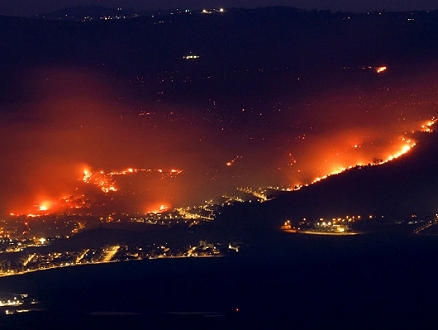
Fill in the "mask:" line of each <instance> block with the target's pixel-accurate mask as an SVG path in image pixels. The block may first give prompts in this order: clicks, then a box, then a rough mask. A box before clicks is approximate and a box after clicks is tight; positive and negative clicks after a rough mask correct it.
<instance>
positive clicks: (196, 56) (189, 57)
mask: <svg viewBox="0 0 438 330" xmlns="http://www.w3.org/2000/svg"><path fill="white" fill-rule="evenodd" d="M197 58H200V56H199V55H186V56H183V59H185V60H196V59H197Z"/></svg>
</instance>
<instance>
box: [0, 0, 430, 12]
mask: <svg viewBox="0 0 438 330" xmlns="http://www.w3.org/2000/svg"><path fill="white" fill-rule="evenodd" d="M92 4H100V5H102V6H106V7H123V8H127V9H134V10H147V9H172V8H184V7H185V8H191V9H199V8H203V7H226V8H230V7H245V8H253V7H264V6H276V5H283V6H292V7H297V8H302V9H320V10H321V9H330V10H332V11H339V10H341V11H379V10H382V9H386V10H387V11H410V10H433V9H438V1H436V0H418V1H410V0H357V1H344V0H273V1H271V0H252V1H248V0H237V1H233V0H222V1H220V0H162V1H159V0H149V1H143V0H123V1H120V0H100V1H98V0H19V1H9V0H2V1H1V2H0V14H1V15H11V16H28V15H35V14H41V13H46V12H50V11H53V10H57V9H62V8H65V7H74V6H79V5H82V6H85V5H92Z"/></svg>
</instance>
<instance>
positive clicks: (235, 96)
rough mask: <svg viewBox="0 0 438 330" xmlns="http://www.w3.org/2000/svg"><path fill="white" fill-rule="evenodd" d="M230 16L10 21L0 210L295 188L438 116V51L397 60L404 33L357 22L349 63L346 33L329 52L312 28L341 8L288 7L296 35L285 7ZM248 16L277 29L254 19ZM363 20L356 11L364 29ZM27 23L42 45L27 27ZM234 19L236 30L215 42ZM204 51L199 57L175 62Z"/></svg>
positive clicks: (184, 200)
mask: <svg viewBox="0 0 438 330" xmlns="http://www.w3.org/2000/svg"><path fill="white" fill-rule="evenodd" d="M235 15H243V16H242V17H240V16H239V17H237V16H236V17H234V16H232V15H231V14H230V16H224V21H223V22H222V21H221V20H219V19H216V20H215V19H214V17H216V16H214V15H213V16H208V18H205V21H204V20H202V21H201V20H200V19H198V16H190V17H194V18H190V19H189V18H181V21H180V22H178V21H175V22H174V23H173V24H174V25H169V30H160V29H159V28H158V27H156V26H158V25H157V24H155V23H156V22H155V21H151V22H149V21H141V20H140V21H135V20H134V21H129V20H127V21H128V23H126V24H125V23H110V24H109V25H103V23H102V22H99V23H93V24H94V25H88V23H82V22H81V23H77V25H74V24H72V25H63V24H64V22H60V23H53V24H59V26H58V25H53V24H52V23H50V24H52V25H50V24H49V23H44V24H49V25H47V26H48V27H49V28H51V29H52V30H50V29H49V28H46V29H45V25H44V24H43V23H41V22H40V21H36V22H38V23H36V22H32V24H33V25H35V26H36V27H35V28H33V25H32V24H31V23H30V22H27V23H23V22H22V21H20V22H21V23H14V24H15V25H14V24H12V23H11V24H12V25H11V26H12V28H11V27H9V30H10V31H15V32H9V34H11V33H16V34H17V36H18V37H17V38H16V39H17V40H21V41H17V40H15V39H13V38H12V39H11V37H9V38H10V45H14V46H10V45H9V46H8V47H9V48H5V49H6V50H5V51H9V52H10V54H12V55H14V54H15V55H16V54H21V55H20V56H21V57H20V56H18V58H17V59H14V57H13V56H12V55H11V56H10V57H7V59H6V57H4V60H3V66H2V67H3V68H5V67H7V69H5V70H3V71H4V76H3V77H2V80H1V81H2V85H1V91H2V95H1V104H0V106H1V113H0V116H1V123H0V154H1V155H2V162H1V168H0V211H1V212H2V213H15V214H28V213H35V212H46V211H53V212H55V211H63V210H65V209H66V208H79V207H85V206H86V207H87V208H90V207H93V205H95V206H99V210H100V211H105V212H106V211H108V212H112V211H121V212H150V211H153V210H157V208H158V209H159V208H160V207H165V208H167V207H179V206H189V205H200V204H202V203H203V202H204V201H205V200H209V199H211V198H215V197H218V196H221V195H223V194H229V195H232V194H236V193H238V192H237V190H236V188H239V187H243V188H244V187H249V188H251V189H254V190H255V189H258V188H260V187H268V186H273V187H280V188H293V187H294V186H296V185H299V184H306V183H311V182H313V181H314V180H315V179H317V178H321V177H324V176H326V175H330V174H334V173H339V172H342V171H343V170H345V169H346V168H348V167H350V166H356V165H364V164H380V163H382V162H385V161H388V160H391V159H392V158H394V157H397V156H400V155H401V154H403V153H406V152H409V150H410V148H412V147H414V145H415V143H421V141H416V140H415V139H414V138H413V136H412V133H413V132H414V131H422V130H423V131H425V130H427V129H429V128H430V126H428V125H430V124H431V123H432V122H433V120H434V117H435V116H436V108H437V83H436V82H437V81H438V80H437V78H438V76H437V72H438V70H437V65H436V64H435V62H434V61H423V60H420V61H419V60H418V58H416V57H415V56H414V55H412V54H411V55H409V54H407V55H406V56H405V57H400V56H399V54H400V51H399V50H404V49H409V47H410V46H409V42H406V44H404V43H400V45H397V47H398V48H397V47H395V46H394V47H395V48H394V49H392V48H391V47H389V46H386V44H385V47H386V48H385V49H384V51H383V50H382V53H384V54H385V56H383V55H380V54H379V48H378V47H377V46H376V47H377V48H372V47H371V46H374V42H375V41H374V39H373V38H369V33H365V34H366V36H357V35H356V34H354V35H353V37H351V38H353V39H351V40H356V38H359V37H360V38H362V39H363V40H364V44H366V43H368V45H371V46H370V47H366V45H367V44H366V45H365V46H363V45H359V46H357V45H356V46H354V47H356V48H355V52H356V53H359V52H360V51H363V52H364V54H365V55H363V56H361V55H357V54H356V53H355V54H356V56H355V58H354V59H351V60H350V59H349V54H350V53H351V52H352V51H351V50H350V45H351V42H350V41H351V40H350V39H348V38H349V37H348V35H347V37H348V38H347V37H346V41H342V40H341V39H340V41H338V44H339V47H338V48H337V47H335V46H336V45H338V44H333V45H332V47H328V48H327V44H326V43H327V40H328V39H325V38H320V39H316V37H315V36H319V35H320V33H322V32H323V33H328V32H326V31H329V32H330V31H331V29H333V31H335V32H336V31H337V32H336V33H339V31H344V30H342V29H344V28H343V27H342V28H340V27H339V26H338V25H339V22H343V19H342V17H338V16H339V15H340V14H339V15H338V14H337V15H338V16H337V15H333V17H332V18H330V20H333V22H334V23H330V24H333V26H332V25H330V24H328V23H326V18H325V16H321V17H322V18H323V19H322V22H323V23H321V21H319V20H320V18H319V16H316V18H315V17H313V16H312V17H310V16H309V17H310V18H309V17H308V15H310V14H297V13H295V12H293V13H292V14H291V15H295V16H296V17H295V16H293V17H295V18H296V20H303V22H304V23H306V22H307V20H309V19H310V20H316V23H318V24H319V25H318V24H316V23H315V25H314V27H312V28H310V27H308V29H309V31H307V30H305V29H301V30H298V32H296V31H297V29H296V26H295V25H293V26H286V27H285V25H284V24H286V23H284V22H283V21H282V20H281V17H282V15H283V12H281V13H279V14H278V13H277V14H272V12H271V11H269V12H266V13H265V12H263V11H260V12H251V15H253V16H254V17H252V16H250V15H249V14H247V13H244V14H235ZM245 15H246V16H245ZM257 15H262V16H263V15H268V16H267V17H270V18H269V19H271V21H270V22H271V23H272V24H273V25H272V26H274V27H272V28H271V30H264V29H260V26H259V25H257V24H259V22H260V20H259V19H257V17H258V16H257ZM269 15H271V16H269ZM275 15H278V17H280V19H279V20H278V21H279V23H275V22H277V20H274V19H273V18H272V17H274V18H275V17H277V16H275ZM300 15H302V16H303V17H304V18H303V17H301V16H300ZM306 15H307V16H306ZM312 15H314V14H312ZM400 15H401V14H400ZM199 17H200V16H199ZM248 17H249V18H248ZM263 17H265V16H263ZM376 17H378V16H376ZM216 18H217V17H216ZM402 18H403V19H404V16H403V17H402ZM203 19H204V18H203ZM245 19H247V20H249V21H248V22H247V25H248V26H249V27H251V26H252V27H257V26H258V28H257V29H255V28H254V29H253V30H251V29H250V28H248V27H247V25H245V24H246V23H245V22H244V20H245ZM372 19H374V18H363V20H365V21H364V22H365V23H363V24H364V26H365V28H364V29H365V30H366V29H367V28H370V29H374V26H375V25H373V21H372ZM379 19H380V18H379ZM175 20H176V19H175ZM185 20H187V21H185ZM193 20H195V21H193ZM196 20H198V21H196ZM251 20H252V21H251ZM330 20H329V21H330ZM367 20H370V22H368V21H367ZM163 21H165V20H164V18H163ZM157 22H158V23H159V22H161V21H157ZM211 22H213V23H211ZM230 22H231V23H232V24H237V23H236V22H239V24H241V25H238V24H237V25H232V24H231V23H230ZM288 22H289V21H288ZM290 22H295V21H294V20H290ZM330 22H331V21H330ZM367 22H368V23H367ZM388 22H389V23H390V24H389V23H388V26H392V25H391V24H393V22H392V21H391V20H388ZM40 23H41V26H39V25H38V24H40ZM152 23H153V24H152ZM244 23H245V24H244ZM271 23H270V24H271ZM283 23H284V24H283ZM304 23H303V24H304ZM20 24H22V25H20ZM26 24H29V27H26V28H27V29H28V30H25V28H23V26H26ZM65 24H67V23H65ZM101 24H102V25H101ZM105 24H106V23H105ZM111 24H112V25H111ZM160 24H161V23H160ZM178 24H179V25H178ZM211 24H212V26H213V27H212V26H210V25H211ZM215 24H216V25H217V26H215ZM275 24H277V25H275ZM288 24H295V23H288ZM306 24H307V23H306ZM324 24H328V25H327V26H325V25H324ZM342 24H344V23H342ZM385 24H386V23H385ZM204 25H205V26H204ZM17 26H18V27H20V29H22V30H17V29H18V28H17ZM160 26H167V25H166V24H162V25H160ZM55 27H56V28H58V27H62V29H54V28H55ZM202 27H204V28H202ZM32 28H33V29H40V30H38V31H40V32H38V33H35V35H33V37H32V38H34V39H35V40H37V41H38V42H37V41H35V42H33V40H34V39H32V38H30V37H28V35H30V34H31V33H33V32H32V31H33V30H32ZM14 29H15V30H14ZM221 29H222V30H223V31H221ZM227 29H232V32H233V33H234V34H231V33H228V34H226V35H227V36H228V37H227V38H230V40H228V39H227V38H221V36H222V35H223V34H224V33H225V32H226V31H228V30H227ZM233 29H234V30H233ZM286 29H288V30H286ZM406 29H407V28H406ZM4 31H7V29H6V28H5V29H4V30H3V34H4V36H7V35H8V33H7V32H4ZM16 31H19V32H16ZM20 31H21V32H20ZM23 31H25V32H23ZM26 31H27V32H26ZM44 31H45V32H44ZM48 31H50V33H52V34H53V40H54V41H53V42H52V41H48V39H47V37H46V36H47V35H51V34H50V33H49V32H48ZM54 31H56V32H54ZM139 31H140V32H139ZM175 31H180V32H181V35H177V34H175V33H173V32H175ZM285 31H286V32H287V33H286V32H285ZM333 31H332V32H333ZM403 31H405V30H403ZM409 31H410V30H409ZM335 32H333V33H335ZM344 32H345V31H344ZM417 32H418V31H417V30H415V29H414V30H412V31H411V32H410V33H411V34H410V37H411V38H412V40H417V39H416V37H415V36H416V33H417ZM420 32H421V31H420ZM44 33H48V34H44ZM251 33H253V34H251ZM285 33H286V34H289V37H288V38H290V39H293V38H295V39H294V40H295V42H296V43H290V42H289V41H288V40H289V39H287V38H286V37H284V35H285ZM295 33H297V35H295ZM330 33H331V32H330ZM403 33H405V32H403ZM418 33H419V32H418ZM210 34H213V35H214V36H215V37H214V38H213V37H212V36H210ZM144 35H145V36H144ZM193 35H194V36H195V37H196V38H195V37H194V36H193ZM84 36H87V38H85V37H84ZM178 36H179V37H178ZM269 36H270V38H271V39H270V38H268V37H269ZM312 36H314V37H315V38H313V39H312ZM298 37H299V38H301V39H302V40H310V39H312V40H315V42H314V43H312V44H308V43H306V42H304V41H300V40H301V39H299V38H298ZM390 37H391V38H390V39H388V40H394V39H393V37H392V36H390ZM26 38H28V39H26ZM309 38H310V39H309ZM385 38H389V37H385ZM198 39H199V40H198ZM335 39H336V38H335ZM260 40H262V41H260ZM336 40H337V39H336ZM397 40H398V39H397ZM409 40H410V39H409ZM146 41H147V42H146ZM300 42H301V43H300ZM423 42H424V43H425V45H426V46H424V45H421V46H422V47H423V46H424V47H426V48H427V47H428V46H427V40H426V41H423ZM21 43H23V45H24V46H23V45H22V44H21ZM239 43H242V44H243V46H241V45H240V44H239ZM58 44H61V45H62V46H63V47H64V48H62V47H58ZM357 44H360V43H357ZM382 44H384V43H383V42H381V43H378V45H380V46H381V45H382ZM114 45H119V46H117V47H116V46H114ZM300 45H301V48H299V46H300ZM250 46H251V47H250ZM26 47H28V48H26ZM44 47H45V48H44ZM148 47H149V48H148ZM306 47H307V48H306ZM351 47H353V46H351ZM24 49H26V50H27V53H23V50H24ZM197 49H200V50H201V51H200V53H199V54H200V55H201V56H200V58H199V59H194V60H186V59H183V56H186V55H187V54H192V51H193V52H194V53H193V54H196V50H197ZM369 49H371V50H372V51H374V52H375V54H371V55H370V54H368V53H367V51H368V52H370V51H369ZM20 52H21V53H20ZM23 54H24V55H23ZM285 54H286V55H287V56H286V55H285ZM288 54H289V55H288ZM393 54H395V55H393ZM268 55H269V56H268ZM52 58H54V60H52ZM391 58H394V59H396V60H391ZM383 59H384V60H383ZM8 61H9V62H8ZM23 62H25V64H23ZM5 63H6V64H5ZM60 63H62V64H60ZM72 201H76V202H72ZM90 205H91V206H90Z"/></svg>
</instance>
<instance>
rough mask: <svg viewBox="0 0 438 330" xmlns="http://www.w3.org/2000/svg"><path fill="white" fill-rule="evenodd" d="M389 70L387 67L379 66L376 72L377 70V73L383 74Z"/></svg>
mask: <svg viewBox="0 0 438 330" xmlns="http://www.w3.org/2000/svg"><path fill="white" fill-rule="evenodd" d="M387 69H388V68H387V67H386V66H379V67H377V68H376V69H375V70H376V73H382V72H385V71H386V70H387Z"/></svg>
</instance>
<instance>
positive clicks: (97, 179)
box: [82, 167, 183, 193]
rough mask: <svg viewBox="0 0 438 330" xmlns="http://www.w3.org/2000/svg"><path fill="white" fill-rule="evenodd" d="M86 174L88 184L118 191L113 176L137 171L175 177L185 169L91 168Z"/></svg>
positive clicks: (85, 179)
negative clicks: (100, 169)
mask: <svg viewBox="0 0 438 330" xmlns="http://www.w3.org/2000/svg"><path fill="white" fill-rule="evenodd" d="M83 173H84V175H83V177H82V181H83V182H85V183H88V184H93V185H95V186H97V187H99V188H100V190H101V191H102V192H104V193H109V192H115V191H118V190H119V188H118V187H117V186H116V182H115V180H114V178H113V177H116V176H123V175H131V174H135V173H159V174H160V175H161V177H162V178H164V177H166V176H167V177H171V178H173V177H175V176H177V175H179V174H182V173H183V171H182V170H179V169H170V170H163V169H160V168H159V169H147V168H140V169H137V168H131V167H130V168H127V169H125V170H122V171H112V172H108V173H106V172H104V171H99V172H93V171H91V170H89V169H85V170H84V171H83Z"/></svg>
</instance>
